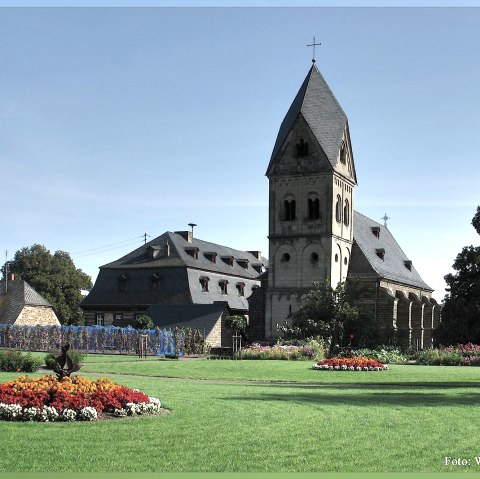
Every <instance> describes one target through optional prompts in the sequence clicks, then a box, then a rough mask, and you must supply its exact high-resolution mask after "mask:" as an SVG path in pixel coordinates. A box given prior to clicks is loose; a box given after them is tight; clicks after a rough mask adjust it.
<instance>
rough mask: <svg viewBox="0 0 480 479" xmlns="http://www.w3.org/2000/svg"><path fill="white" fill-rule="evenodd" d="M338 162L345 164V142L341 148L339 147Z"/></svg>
mask: <svg viewBox="0 0 480 479" xmlns="http://www.w3.org/2000/svg"><path fill="white" fill-rule="evenodd" d="M340 161H341V162H342V163H343V164H344V165H345V164H346V163H347V149H346V147H345V142H344V141H342V146H341V147H340Z"/></svg>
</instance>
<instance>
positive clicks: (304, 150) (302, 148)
mask: <svg viewBox="0 0 480 479" xmlns="http://www.w3.org/2000/svg"><path fill="white" fill-rule="evenodd" d="M295 148H296V150H297V156H308V143H307V142H306V141H304V140H303V138H300V140H299V141H298V143H297V144H296V145H295Z"/></svg>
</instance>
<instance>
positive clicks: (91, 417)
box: [78, 406, 98, 421]
mask: <svg viewBox="0 0 480 479" xmlns="http://www.w3.org/2000/svg"><path fill="white" fill-rule="evenodd" d="M97 418H98V413H97V410H96V409H95V408H94V407H90V406H86V407H84V408H82V409H80V411H79V412H78V420H80V421H95V420H96V419H97Z"/></svg>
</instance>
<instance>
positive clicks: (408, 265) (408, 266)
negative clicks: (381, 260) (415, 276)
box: [403, 259, 412, 271]
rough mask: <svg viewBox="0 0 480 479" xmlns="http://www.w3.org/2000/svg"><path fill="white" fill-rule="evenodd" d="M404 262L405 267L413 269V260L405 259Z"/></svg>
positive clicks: (409, 269)
mask: <svg viewBox="0 0 480 479" xmlns="http://www.w3.org/2000/svg"><path fill="white" fill-rule="evenodd" d="M403 264H404V265H405V268H407V269H408V271H412V262H411V261H410V260H409V259H407V260H405V261H404V262H403Z"/></svg>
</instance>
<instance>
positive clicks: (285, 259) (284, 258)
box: [282, 253, 290, 263]
mask: <svg viewBox="0 0 480 479" xmlns="http://www.w3.org/2000/svg"><path fill="white" fill-rule="evenodd" d="M289 261H290V255H289V254H288V253H283V255H282V263H288V262H289Z"/></svg>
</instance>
